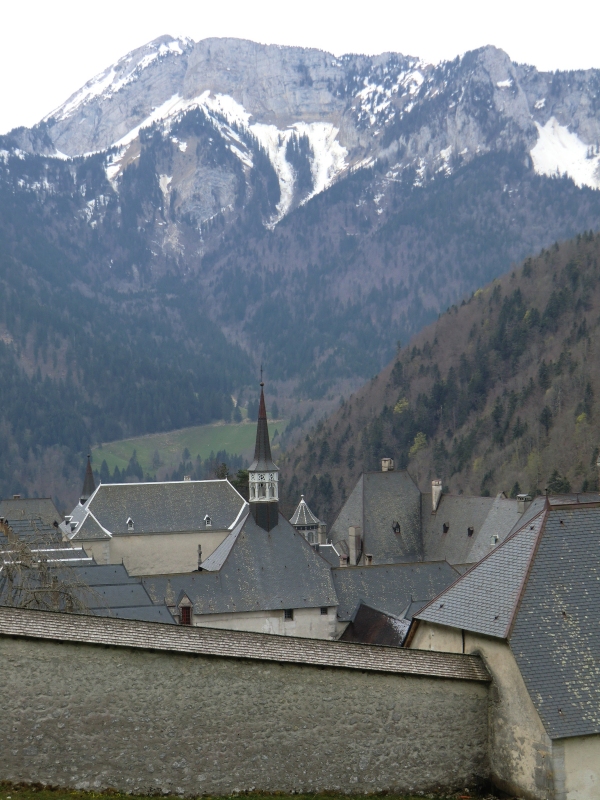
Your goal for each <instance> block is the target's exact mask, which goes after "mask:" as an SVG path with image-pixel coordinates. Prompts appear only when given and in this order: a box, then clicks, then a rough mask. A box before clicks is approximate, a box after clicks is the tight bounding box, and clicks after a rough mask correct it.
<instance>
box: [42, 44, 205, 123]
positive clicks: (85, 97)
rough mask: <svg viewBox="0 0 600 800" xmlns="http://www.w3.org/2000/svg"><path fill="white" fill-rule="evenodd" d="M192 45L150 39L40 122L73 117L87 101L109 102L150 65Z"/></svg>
mask: <svg viewBox="0 0 600 800" xmlns="http://www.w3.org/2000/svg"><path fill="white" fill-rule="evenodd" d="M193 45H194V42H193V40H192V39H188V38H187V37H180V38H177V39H174V38H173V37H171V36H161V37H159V38H158V39H154V41H152V42H149V43H148V44H146V45H144V46H143V47H140V48H138V49H137V50H133V51H131V52H130V53H127V55H125V56H123V57H122V58H120V59H119V60H118V61H117V62H116V63H115V64H113V65H111V66H110V67H108V68H107V69H105V70H104V71H103V72H101V73H99V74H98V75H96V76H95V77H93V78H92V79H91V80H89V81H88V82H87V83H86V84H85V85H84V86H83V87H82V88H81V89H79V90H78V91H77V92H75V93H74V94H73V95H71V97H69V98H68V100H67V101H66V102H65V103H63V104H62V105H61V106H59V107H58V108H57V109H55V110H54V111H52V112H51V113H50V114H48V115H47V116H46V117H45V118H44V122H47V121H48V120H51V119H52V120H56V121H64V120H66V119H68V118H69V117H72V116H73V115H75V114H76V113H77V111H79V110H80V109H81V108H82V106H85V105H86V104H87V103H89V102H90V101H91V100H95V99H102V100H109V99H111V98H112V97H113V95H115V94H117V93H118V92H120V91H121V90H122V89H123V88H124V87H125V86H127V85H128V84H130V83H133V82H134V81H136V80H137V79H138V78H139V77H140V75H141V73H142V72H143V71H144V70H146V69H147V68H148V67H150V66H151V65H155V64H157V63H158V62H160V61H161V60H162V59H165V58H169V57H172V56H182V55H183V54H184V52H186V51H187V50H189V49H190V48H191V47H193Z"/></svg>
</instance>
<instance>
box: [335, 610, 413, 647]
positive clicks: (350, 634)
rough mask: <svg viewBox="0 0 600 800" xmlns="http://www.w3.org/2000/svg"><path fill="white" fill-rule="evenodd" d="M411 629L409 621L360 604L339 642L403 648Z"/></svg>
mask: <svg viewBox="0 0 600 800" xmlns="http://www.w3.org/2000/svg"><path fill="white" fill-rule="evenodd" d="M409 627H410V622H409V620H407V619H401V618H400V617H395V616H393V615H392V614H386V613H385V612H384V611H379V610H378V609H376V608H372V607H371V606H368V605H367V604H366V603H360V605H359V606H358V608H357V609H356V611H355V612H354V615H353V617H352V619H351V620H350V624H349V625H348V627H347V628H346V630H345V631H344V632H343V633H342V635H341V636H340V638H339V641H340V642H362V643H363V644H380V645H385V646H386V647H402V643H403V642H404V639H405V637H406V634H407V633H408V629H409Z"/></svg>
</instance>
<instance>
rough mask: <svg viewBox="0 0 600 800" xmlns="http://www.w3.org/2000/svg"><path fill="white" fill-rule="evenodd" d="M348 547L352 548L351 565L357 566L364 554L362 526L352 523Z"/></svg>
mask: <svg viewBox="0 0 600 800" xmlns="http://www.w3.org/2000/svg"><path fill="white" fill-rule="evenodd" d="M348 549H349V550H350V566H351V567H355V566H356V565H357V564H358V562H359V561H360V557H361V555H362V528H361V527H360V526H359V525H351V526H350V527H349V528H348Z"/></svg>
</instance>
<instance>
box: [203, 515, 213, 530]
mask: <svg viewBox="0 0 600 800" xmlns="http://www.w3.org/2000/svg"><path fill="white" fill-rule="evenodd" d="M204 524H205V525H206V527H207V528H210V527H211V526H212V519H211V518H210V517H209V516H208V514H207V515H206V516H205V517H204Z"/></svg>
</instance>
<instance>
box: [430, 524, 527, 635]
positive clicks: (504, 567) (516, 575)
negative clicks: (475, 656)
mask: <svg viewBox="0 0 600 800" xmlns="http://www.w3.org/2000/svg"><path fill="white" fill-rule="evenodd" d="M542 522H543V514H540V515H538V516H537V517H536V518H535V519H534V520H531V521H530V522H529V523H528V524H526V525H525V526H524V527H523V528H522V529H521V530H520V531H519V532H517V533H515V534H513V535H512V536H510V537H509V538H508V539H507V540H506V541H505V542H504V543H503V544H501V545H498V546H497V547H496V549H495V550H493V551H492V552H491V553H490V554H489V555H488V556H487V557H486V558H484V559H483V560H482V561H480V562H479V564H477V565H476V566H475V567H473V568H472V569H471V570H470V571H469V572H467V573H465V574H464V575H462V576H461V577H460V578H459V579H458V580H457V581H456V583H454V584H453V585H452V586H450V587H449V588H448V589H446V590H445V591H443V592H442V594H440V595H439V596H438V597H436V598H435V600H433V601H432V602H431V603H429V604H428V605H427V606H425V608H424V609H422V610H421V611H420V612H419V613H418V614H416V615H415V616H416V618H417V619H421V620H426V621H427V622H435V623H437V624H439V625H449V626H451V627H453V628H462V629H464V630H468V631H474V632H476V633H483V634H486V635H487V636H497V637H500V638H505V637H506V635H507V631H508V627H509V625H510V623H511V620H512V617H513V614H514V611H515V608H516V604H517V601H518V599H519V593H520V590H521V587H522V584H523V580H524V579H525V575H526V573H527V567H528V564H529V560H530V557H531V554H532V552H533V548H534V546H535V543H536V541H537V537H538V534H539V531H540V528H541V525H542Z"/></svg>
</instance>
